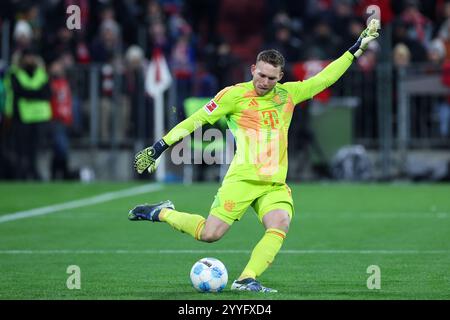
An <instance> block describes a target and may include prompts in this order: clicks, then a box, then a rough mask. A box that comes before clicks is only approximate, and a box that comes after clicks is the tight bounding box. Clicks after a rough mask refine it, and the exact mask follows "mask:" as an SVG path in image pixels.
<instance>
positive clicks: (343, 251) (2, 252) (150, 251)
mask: <svg viewBox="0 0 450 320" xmlns="http://www.w3.org/2000/svg"><path fill="white" fill-rule="evenodd" d="M182 253H187V254H227V253H229V254H241V253H250V250H226V249H224V250H220V249H217V250H182V249H181V250H168V249H167V250H106V249H105V250H102V249H97V250H95V249H93V250H76V249H67V250H65V249H54V250H0V254H13V255H14V254H182ZM280 253H282V254H283V253H284V254H450V250H326V249H324V250H314V249H312V250H281V251H280Z"/></svg>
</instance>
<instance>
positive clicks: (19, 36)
mask: <svg viewBox="0 0 450 320" xmlns="http://www.w3.org/2000/svg"><path fill="white" fill-rule="evenodd" d="M13 39H14V44H13V52H14V53H16V52H20V51H22V50H24V49H28V48H30V47H31V46H32V45H33V30H32V29H31V26H30V25H29V23H28V22H26V21H25V20H19V21H17V23H16V25H15V27H14V32H13Z"/></svg>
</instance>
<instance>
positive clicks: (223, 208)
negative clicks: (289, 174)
mask: <svg viewBox="0 0 450 320" xmlns="http://www.w3.org/2000/svg"><path fill="white" fill-rule="evenodd" d="M249 206H251V207H252V208H253V209H254V210H255V212H256V214H257V215H258V219H259V221H261V222H262V218H263V217H264V215H265V214H266V213H268V212H270V211H272V210H275V209H281V210H285V211H287V212H288V213H289V217H290V218H291V219H292V216H293V214H294V202H293V201H292V195H291V189H290V188H289V187H288V185H287V184H285V183H271V182H259V181H237V182H228V183H225V184H222V186H221V187H220V189H219V190H218V191H217V194H216V196H215V199H214V202H213V204H212V206H211V210H210V214H211V215H213V216H215V217H217V218H219V219H221V220H222V221H224V222H226V223H227V224H229V225H231V224H232V223H233V222H234V221H238V220H240V219H241V218H242V216H243V215H244V213H245V212H246V211H247V209H248V207H249Z"/></svg>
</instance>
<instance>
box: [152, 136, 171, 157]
mask: <svg viewBox="0 0 450 320" xmlns="http://www.w3.org/2000/svg"><path fill="white" fill-rule="evenodd" d="M152 147H153V149H154V150H155V154H154V156H153V157H154V158H155V159H158V158H159V156H160V155H161V154H162V153H163V152H164V151H166V149H168V148H169V145H168V144H167V143H166V142H165V141H164V140H163V139H161V140H159V141H157V142H155V144H154V145H153V146H152Z"/></svg>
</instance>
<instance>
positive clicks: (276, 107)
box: [163, 52, 353, 183]
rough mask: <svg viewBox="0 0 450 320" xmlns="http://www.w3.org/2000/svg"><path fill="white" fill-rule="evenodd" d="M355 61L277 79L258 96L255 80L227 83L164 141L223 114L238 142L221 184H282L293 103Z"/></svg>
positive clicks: (347, 59)
mask: <svg viewBox="0 0 450 320" xmlns="http://www.w3.org/2000/svg"><path fill="white" fill-rule="evenodd" d="M352 61H353V55H352V54H351V53H350V52H346V53H344V54H343V55H342V56H341V57H340V58H339V59H337V60H335V61H334V62H332V63H331V64H329V65H328V66H327V67H326V68H325V69H324V70H323V71H322V72H320V73H318V74H317V75H316V76H314V77H312V78H310V79H308V80H305V81H296V82H286V83H283V84H281V83H277V84H276V86H275V87H274V88H273V89H272V90H271V91H270V92H268V93H267V94H265V95H264V96H258V95H257V94H256V92H255V88H254V86H253V82H252V81H249V82H244V83H240V84H236V85H234V86H231V87H227V88H225V89H223V90H222V91H220V92H219V93H218V94H217V95H216V96H215V97H214V98H213V99H212V100H211V101H210V102H209V103H207V104H206V105H205V106H204V107H203V108H201V109H199V110H198V111H197V112H196V113H195V114H193V115H192V116H191V117H189V118H188V119H186V120H184V121H183V122H181V123H180V124H178V125H177V126H176V127H175V128H174V129H172V130H171V131H170V132H169V133H168V134H167V135H166V136H165V137H163V139H164V141H166V143H168V144H169V145H172V144H173V143H175V142H176V141H178V140H179V138H180V137H179V134H175V132H177V129H184V130H185V131H187V132H192V131H193V130H194V129H195V128H196V127H198V123H203V124H204V123H206V122H208V123H210V124H213V123H215V122H216V121H217V120H219V119H220V118H221V117H223V116H225V117H226V120H227V124H228V127H229V128H230V130H231V131H232V133H233V135H234V138H235V141H236V153H235V156H234V158H233V161H232V163H231V165H230V168H229V169H228V172H227V174H226V176H225V178H224V181H223V183H226V182H232V181H242V180H249V181H267V182H277V183H284V182H285V181H286V175H287V169H288V155H287V146H288V129H289V126H290V123H291V119H292V114H293V111H294V107H295V105H297V104H298V103H300V102H302V101H305V100H308V99H311V98H312V97H314V96H315V95H316V94H318V93H320V92H321V91H323V90H324V89H325V88H327V87H329V86H331V85H332V84H333V83H334V82H336V81H337V80H338V79H339V78H340V77H341V76H342V74H343V73H344V72H345V71H346V70H347V69H348V67H349V66H350V65H351V63H352ZM194 123H197V125H196V124H194Z"/></svg>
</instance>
